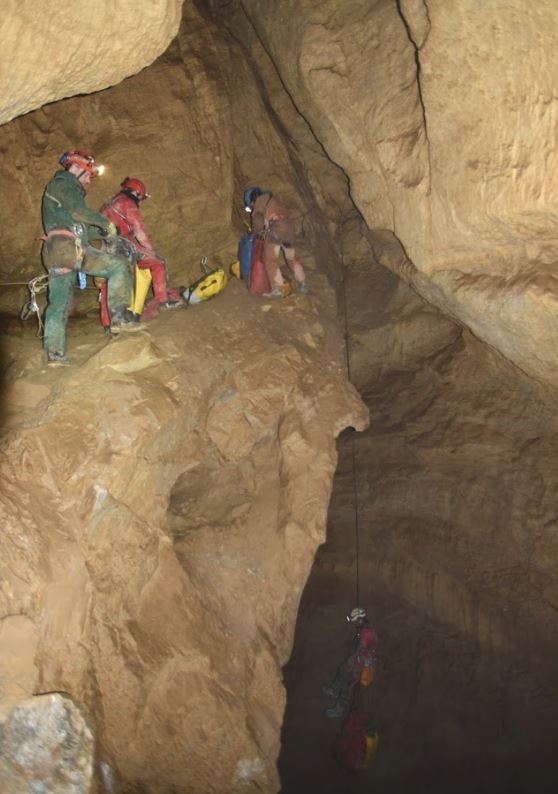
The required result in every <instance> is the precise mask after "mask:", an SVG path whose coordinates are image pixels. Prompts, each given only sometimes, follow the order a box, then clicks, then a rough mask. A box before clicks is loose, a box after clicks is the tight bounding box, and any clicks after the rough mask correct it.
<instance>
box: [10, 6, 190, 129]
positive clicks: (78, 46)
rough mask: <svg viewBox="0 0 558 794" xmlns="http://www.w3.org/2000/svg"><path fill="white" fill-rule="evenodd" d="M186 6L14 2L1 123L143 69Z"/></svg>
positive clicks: (175, 26) (160, 48) (174, 28)
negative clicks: (116, 5)
mask: <svg viewBox="0 0 558 794" xmlns="http://www.w3.org/2000/svg"><path fill="white" fill-rule="evenodd" d="M181 8H182V0H147V1H144V2H142V0H140V2H132V0H122V2H119V3H118V8H115V6H114V3H111V2H106V0H96V2H95V4H94V5H91V4H90V3H87V2H84V0H71V2H69V3H60V2H58V0H44V2H37V0H21V2H18V0H7V2H6V3H4V5H3V8H2V11H3V13H2V22H1V24H0V37H1V40H2V50H1V52H0V96H1V97H2V100H1V103H0V124H3V123H4V122H6V121H9V120H10V119H13V118H14V117H15V116H21V115H22V114H24V113H27V112H29V111H30V110H34V109H35V108H38V107H41V106H42V105H46V104H48V103H49V102H54V101H55V100H57V99H61V98H62V97H67V96H75V95H76V94H86V93H90V92H91V91H99V90H100V89H102V88H106V87H107V86H110V85H115V84H116V83H119V82H120V81H121V80H123V79H124V78H125V77H129V76H130V75H131V74H134V73H135V72H139V71H140V70H141V69H143V68H144V66H147V65H148V64H150V63H152V62H153V61H154V60H155V58H157V56H158V55H160V54H161V53H162V52H163V51H164V50H165V49H166V48H167V46H168V45H169V43H170V41H171V39H173V38H174V36H175V35H176V32H177V30H178V25H179V23H180V13H181ZM76 143H77V142H76Z"/></svg>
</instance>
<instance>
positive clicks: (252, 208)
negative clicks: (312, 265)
mask: <svg viewBox="0 0 558 794" xmlns="http://www.w3.org/2000/svg"><path fill="white" fill-rule="evenodd" d="M244 209H245V210H246V212H251V213H252V231H253V232H254V234H258V235H260V236H261V237H262V238H263V240H264V252H263V258H264V265H265V269H266V272H267V277H268V279H269V283H270V285H271V292H270V293H267V295H266V297H272V298H282V297H283V276H282V274H281V269H280V265H279V257H280V255H281V253H282V254H283V256H284V257H285V261H286V262H287V265H288V266H289V268H290V269H291V270H292V273H293V276H294V279H295V285H296V291H297V292H302V293H305V292H307V291H308V288H307V285H306V276H305V274H304V269H303V267H302V264H301V263H300V261H299V260H298V259H297V257H296V251H295V247H294V225H293V222H292V220H291V219H290V217H289V213H288V212H287V210H286V209H285V208H284V207H283V206H282V205H281V204H280V203H279V200H278V199H277V198H275V196H274V195H273V193H272V192H271V191H270V190H262V189H261V188H259V187H249V188H247V190H245V191H244Z"/></svg>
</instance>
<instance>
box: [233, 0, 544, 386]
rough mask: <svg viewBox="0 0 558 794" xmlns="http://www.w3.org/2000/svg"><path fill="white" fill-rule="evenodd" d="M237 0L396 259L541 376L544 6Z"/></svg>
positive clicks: (438, 0) (471, 0)
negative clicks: (393, 243) (391, 240)
mask: <svg viewBox="0 0 558 794" xmlns="http://www.w3.org/2000/svg"><path fill="white" fill-rule="evenodd" d="M242 6H243V8H245V9H246V12H247V14H248V15H249V17H250V19H251V21H252V22H253V24H254V25H255V27H256V29H257V31H258V34H259V35H260V37H261V39H262V41H263V42H264V45H265V47H266V49H267V50H268V51H269V53H270V55H271V57H272V59H273V61H274V63H275V64H276V65H277V68H278V70H279V72H280V74H281V78H282V80H283V81H284V84H285V86H286V88H287V90H288V91H289V93H290V94H291V96H292V97H293V99H294V101H295V103H296V104H297V106H298V107H299V108H300V109H301V111H302V112H303V113H304V115H305V116H306V118H307V119H308V121H309V122H310V124H311V126H312V129H313V130H314V132H315V134H316V136H317V137H318V138H319V140H320V141H321V142H322V144H323V146H324V147H325V149H326V151H327V152H328V154H329V155H330V156H331V158H332V159H333V160H334V161H335V162H336V163H338V164H339V165H340V166H341V167H342V168H343V170H344V171H345V173H346V174H347V176H348V178H349V180H350V185H351V196H352V197H353V198H354V200H355V203H356V204H357V206H358V208H359V209H360V211H361V212H362V214H363V216H364V218H365V220H366V222H367V224H368V226H369V227H370V228H376V229H377V228H380V229H388V230H390V231H392V232H393V233H394V234H395V235H396V236H397V237H398V239H399V240H400V242H401V244H402V246H403V248H404V250H405V252H406V254H407V257H408V259H409V260H410V263H411V264H410V265H409V266H408V268H407V271H405V270H403V271H401V270H400V271H399V272H401V273H402V274H403V275H405V276H406V277H407V278H409V279H412V281H413V284H414V286H415V287H416V288H417V289H418V290H419V291H420V292H421V293H422V294H423V295H424V296H425V297H426V298H427V299H428V300H430V301H432V302H434V303H435V304H437V305H438V307H440V308H441V309H442V310H443V311H445V312H446V313H449V314H451V315H453V316H454V317H456V318H457V319H459V320H460V321H462V322H464V323H466V324H468V325H469V326H470V327H471V328H472V330H473V331H474V333H475V334H476V335H478V336H479V337H480V338H482V339H484V340H485V341H487V342H489V343H490V344H491V345H493V346H494V347H495V348H496V349H498V350H499V351H500V352H502V353H504V355H505V356H507V357H508V358H509V359H510V360H511V361H513V362H514V363H516V364H517V365H519V366H520V367H522V368H523V369H524V370H525V371H527V372H529V373H530V374H532V375H535V376H537V377H541V378H544V379H545V380H550V381H552V382H553V383H554V382H555V381H556V377H557V376H556V372H557V364H558V362H557V360H556V351H555V346H554V343H553V340H554V339H555V337H556V332H557V331H558V327H557V315H556V297H555V296H556V279H555V276H554V273H555V268H556V260H557V253H558V247H557V243H558V238H557V235H556V219H557V218H556V213H557V204H556V191H555V187H554V177H553V174H554V173H555V170H556V151H555V145H554V144H555V140H556V135H557V132H558V130H557V121H556V113H555V97H554V93H553V85H554V83H555V81H556V69H557V67H556V62H555V59H554V52H555V50H556V44H557V40H558V19H557V17H556V14H555V10H554V4H553V3H552V2H548V3H537V4H536V5H533V4H528V3H524V2H523V1H522V0H517V2H513V1H510V0H496V1H495V2H491V3H486V4H483V5H482V6H481V5H479V4H478V3H477V2H475V0H458V2H452V3H446V2H443V0H428V2H400V3H397V2H383V1H382V2H374V3H362V2H359V1H358V0H354V2H348V3H343V4H342V5H341V4H339V3H338V2H336V0H329V1H328V2H325V3H321V4H320V5H319V6H317V5H316V4H315V3H313V2H310V0H291V1H290V2H289V3H286V4H281V6H276V7H275V8H273V9H269V8H267V7H266V8H265V9H264V8H263V6H262V5H261V4H260V3H258V2H257V1H256V0H243V2H242Z"/></svg>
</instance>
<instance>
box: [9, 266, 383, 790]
mask: <svg viewBox="0 0 558 794" xmlns="http://www.w3.org/2000/svg"><path fill="white" fill-rule="evenodd" d="M322 292H323V297H321V298H317V297H314V298H312V297H305V296H292V298H289V299H286V300H285V301H284V302H282V303H281V302H280V303H276V304H271V303H267V304H266V303H265V302H264V301H262V300H261V299H257V298H254V297H253V296H250V295H249V294H248V293H247V291H246V289H245V288H244V285H242V284H240V283H239V282H236V281H234V282H232V283H230V284H229V285H228V286H227V289H226V290H225V292H224V293H222V294H221V295H219V296H217V297H216V298H215V299H213V300H212V301H209V302H208V303H206V304H201V305H199V306H194V307H190V308H188V309H183V310H179V311H175V312H169V313H166V314H164V315H162V316H161V317H160V318H158V319H157V320H154V321H153V322H152V323H151V324H149V325H147V326H146V328H145V330H143V331H140V332H138V333H136V334H133V335H129V336H128V337H125V336H124V335H121V336H120V337H118V338H116V339H115V340H114V341H107V340H106V338H105V337H103V335H102V333H101V329H100V326H99V325H98V323H97V321H93V320H91V321H90V320H85V321H83V322H82V323H81V326H83V333H80V332H79V330H78V329H76V328H75V327H74V328H72V329H70V336H69V353H70V356H72V357H73V359H74V366H73V367H72V368H70V369H68V370H60V369H59V370H48V369H47V368H43V369H42V370H41V369H39V370H38V371H37V363H36V361H35V360H34V359H33V357H32V356H29V357H26V354H25V348H37V347H38V346H39V341H38V340H35V339H33V337H29V338H27V339H24V340H17V345H18V349H20V350H21V351H22V352H21V355H20V356H19V359H18V360H19V362H20V363H19V365H18V367H17V368H16V367H15V366H14V367H13V368H12V369H10V370H9V378H8V382H9V383H11V380H12V377H13V378H17V379H18V382H20V383H25V382H26V381H28V380H30V381H36V380H37V379H38V378H39V375H40V380H41V383H42V385H43V387H45V388H46V389H47V390H48V396H47V397H46V398H44V399H43V400H42V401H41V402H40V403H39V406H40V408H39V409H38V408H37V404H36V403H35V402H34V401H33V400H29V399H28V394H29V393H30V390H28V389H25V388H19V389H17V390H15V389H11V388H10V391H9V393H10V400H11V402H10V404H9V413H8V418H9V423H8V425H7V426H6V427H5V428H4V435H3V438H2V443H3V453H4V454H3V456H2V459H1V466H0V468H1V471H2V482H3V489H2V493H1V495H0V504H1V507H2V510H3V516H4V520H3V526H4V527H5V531H4V533H3V535H2V540H0V545H1V546H2V550H1V555H0V557H1V558H2V560H6V561H7V562H8V563H9V567H8V566H7V570H6V587H8V586H10V587H11V588H12V590H14V593H13V596H12V597H11V598H10V599H9V600H8V599H7V598H6V600H5V603H4V602H2V601H0V604H1V605H2V606H3V607H4V608H5V609H6V610H7V609H10V608H11V609H16V608H17V609H18V611H19V613H20V617H18V618H17V623H16V622H14V623H13V625H12V630H11V633H9V632H8V624H6V630H5V634H4V635H3V636H5V637H6V639H12V640H13V643H12V646H13V647H12V650H11V657H10V663H9V664H6V665H5V667H4V668H2V667H0V672H1V673H2V675H3V676H4V684H5V689H6V691H8V689H9V691H10V692H17V691H18V689H19V691H20V692H23V693H25V694H27V693H28V692H29V691H36V690H37V689H41V690H49V691H50V690H55V691H65V692H68V693H70V694H71V695H72V697H74V698H75V699H76V701H78V702H80V703H83V704H84V706H85V707H86V708H87V710H88V713H89V714H91V715H92V719H93V723H94V727H95V734H96V736H97V737H98V741H99V744H100V748H101V750H102V755H103V757H109V758H111V759H114V763H115V774H118V775H119V776H121V777H122V779H123V781H124V782H125V783H127V784H129V785H130V786H132V787H133V786H136V788H137V789H138V790H139V789H140V788H141V787H143V788H146V789H147V790H149V791H152V792H154V794H155V792H162V791H166V790H169V789H170V788H172V789H174V790H176V791H188V792H191V793H192V794H193V793H195V792H197V794H209V792H215V793H216V794H220V792H223V791H227V792H231V794H232V792H239V793H240V792H242V791H266V792H270V794H271V792H274V791H276V790H277V788H278V781H277V773H276V768H275V762H276V758H277V755H278V752H279V736H280V727H281V721H282V712H283V707H284V692H283V688H282V684H281V666H282V664H284V662H285V661H286V659H287V658H288V655H289V652H290V645H291V639H292V628H293V625H294V622H295V618H296V612H297V608H298V600H299V598H300V594H301V591H302V588H303V586H304V583H305V581H306V577H307V574H308V570H309V568H310V565H311V560H312V558H313V556H314V553H315V550H316V548H317V546H318V545H319V544H320V543H322V542H323V539H324V526H325V516H326V511H327V504H328V499H329V491H330V485H331V477H332V474H333V470H334V467H335V462H336V453H335V444H334V438H335V436H336V434H337V433H339V432H340V431H341V430H342V429H343V428H344V427H346V426H347V425H349V424H350V425H351V426H353V427H356V428H363V427H364V426H365V425H366V424H367V421H368V416H367V411H366V410H365V409H364V407H363V406H362V404H361V402H360V400H359V398H358V396H357V394H356V392H355V391H354V389H353V388H352V387H351V386H349V385H348V384H347V382H346V379H345V372H344V370H343V368H342V360H341V357H340V346H339V336H338V327H337V325H336V321H335V317H334V312H335V303H334V301H333V299H332V296H331V295H328V292H327V289H326V287H325V282H324V285H323V290H322ZM263 305H267V306H268V307H269V311H267V312H262V311H261V308H262V306H263ZM318 315H319V317H320V320H319V321H318ZM79 325H80V324H78V327H79ZM247 329H249V331H250V332H249V333H247ZM302 337H303V338H302ZM132 364H134V366H132ZM39 367H40V364H39ZM43 367H44V365H43ZM18 399H20V400H21V403H20V404H19V405H18V404H17V400H18ZM26 494H32V498H27V497H26ZM16 495H18V496H16ZM23 527H24V529H25V534H22V528H23ZM21 572H23V573H21ZM17 573H20V574H21V576H20V579H19V581H18V576H17V575H16V574H17ZM22 577H23V578H22ZM12 583H13V584H12ZM16 586H18V587H19V592H16V591H15V588H16ZM6 592H8V591H6ZM16 597H17V600H16ZM6 620H12V621H15V620H16V619H15V618H7V617H6ZM0 625H2V624H0ZM2 638H3V637H2V635H0V639H2ZM24 639H25V640H26V641H25V642H24ZM30 657H32V661H31V660H30ZM8 685H9V687H8Z"/></svg>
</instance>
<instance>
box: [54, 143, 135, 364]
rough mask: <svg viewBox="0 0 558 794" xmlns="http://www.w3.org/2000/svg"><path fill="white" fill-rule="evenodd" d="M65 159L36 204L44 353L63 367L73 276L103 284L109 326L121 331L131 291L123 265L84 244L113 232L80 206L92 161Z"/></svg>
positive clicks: (100, 218) (101, 217)
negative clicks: (44, 300) (44, 279)
mask: <svg viewBox="0 0 558 794" xmlns="http://www.w3.org/2000/svg"><path fill="white" fill-rule="evenodd" d="M78 155H79V156H78ZM66 157H67V158H68V159H70V162H69V164H68V162H66V161H64V166H65V168H66V169H67V170H61V171H57V172H56V174H55V175H54V177H53V178H52V179H51V180H50V182H49V183H48V185H47V186H46V189H45V192H44V194H43V202H42V220H43V227H44V230H45V235H46V239H45V241H44V244H43V250H42V260H43V265H44V266H45V268H46V270H47V271H48V274H49V296H48V307H47V311H46V319H45V338H44V347H45V350H46V352H47V356H48V360H49V363H63V364H67V363H68V361H67V359H65V356H64V354H65V351H66V323H67V320H68V314H69V312H70V308H71V304H72V298H73V288H74V286H75V284H76V279H77V276H76V274H77V271H81V272H83V273H86V274H88V275H92V276H100V277H102V278H105V279H107V282H108V304H109V310H110V313H111V322H112V325H113V326H118V327H120V328H124V326H127V325H129V324H130V319H129V317H128V312H127V307H128V305H129V303H130V296H131V294H132V289H133V282H132V274H131V269H130V263H129V262H128V260H127V259H125V258H124V257H121V256H116V255H114V254H109V253H108V252H106V251H104V250H100V249H97V248H95V247H93V246H92V245H90V240H93V239H99V238H101V237H106V236H107V235H109V234H110V233H113V231H114V227H113V226H112V224H111V223H110V221H109V220H108V219H107V218H105V217H104V215H101V213H99V212H96V211H95V210H93V209H90V208H89V207H88V206H87V205H86V203H85V187H86V186H87V184H88V183H89V180H90V178H91V175H92V173H93V169H94V161H93V158H92V157H91V155H86V154H83V153H81V152H73V153H70V155H67V156H66ZM72 157H73V159H72ZM80 158H81V159H80ZM126 330H128V329H126ZM129 330H131V328H130V329H129ZM134 330H135V329H134Z"/></svg>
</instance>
